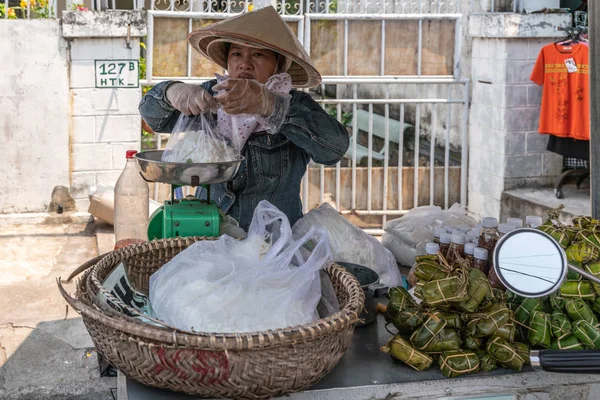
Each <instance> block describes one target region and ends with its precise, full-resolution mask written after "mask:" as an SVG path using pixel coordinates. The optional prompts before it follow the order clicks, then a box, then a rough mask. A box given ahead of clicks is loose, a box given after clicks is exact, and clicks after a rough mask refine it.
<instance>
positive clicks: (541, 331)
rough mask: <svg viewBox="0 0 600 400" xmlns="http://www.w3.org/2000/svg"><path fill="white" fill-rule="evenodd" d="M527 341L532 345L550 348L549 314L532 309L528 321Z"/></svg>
mask: <svg viewBox="0 0 600 400" xmlns="http://www.w3.org/2000/svg"><path fill="white" fill-rule="evenodd" d="M529 328H530V330H529V343H530V344H531V345H532V346H540V347H543V348H546V349H548V348H550V346H551V345H552V334H551V325H550V316H549V315H548V314H547V313H545V312H543V311H534V312H533V315H532V316H531V322H530V323H529Z"/></svg>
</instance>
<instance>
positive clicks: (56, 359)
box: [0, 216, 116, 400]
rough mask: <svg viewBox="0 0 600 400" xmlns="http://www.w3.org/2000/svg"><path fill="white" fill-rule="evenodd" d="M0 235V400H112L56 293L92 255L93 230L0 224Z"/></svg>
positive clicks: (84, 337) (85, 339)
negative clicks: (58, 281)
mask: <svg viewBox="0 0 600 400" xmlns="http://www.w3.org/2000/svg"><path fill="white" fill-rule="evenodd" d="M16 222H20V223H21V225H15V223H16ZM40 222H44V223H40ZM0 228H1V229H0V310H1V311H0V399H3V400H5V399H6V400H8V399H18V400H20V399H44V400H48V399H61V400H62V399H82V400H83V399H86V400H88V399H90V400H96V399H98V400H109V399H110V400H113V392H115V389H116V379H115V378H101V377H100V373H99V369H98V360H97V355H96V352H95V351H94V349H93V347H94V346H93V343H92V341H91V339H90V337H89V335H88V333H87V331H86V329H85V327H84V325H83V322H82V321H81V318H80V317H79V316H78V314H77V313H76V312H74V310H72V309H71V308H70V307H67V305H66V303H65V301H64V299H63V298H62V296H61V295H60V293H59V292H58V290H57V286H56V278H58V277H62V278H66V277H67V276H68V275H69V273H70V272H71V271H73V270H74V269H75V268H77V267H78V266H79V265H81V264H83V263H84V262H85V261H87V260H89V259H90V258H93V257H94V256H96V255H97V253H98V249H97V243H96V237H95V235H94V225H93V223H91V221H90V220H89V217H88V218H86V217H81V216H79V217H78V216H75V217H73V218H69V217H68V216H66V217H65V216H56V217H54V218H49V219H48V218H45V217H41V219H40V218H35V217H30V218H25V219H23V218H21V219H19V220H16V219H12V220H11V219H10V218H9V217H7V216H4V217H2V218H0ZM66 288H67V290H69V291H71V292H72V291H73V290H74V284H73V283H71V284H67V285H66ZM111 389H112V390H111Z"/></svg>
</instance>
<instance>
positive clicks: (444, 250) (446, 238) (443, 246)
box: [440, 232, 452, 257]
mask: <svg viewBox="0 0 600 400" xmlns="http://www.w3.org/2000/svg"><path fill="white" fill-rule="evenodd" d="M451 241H452V234H450V233H447V232H446V233H442V235H441V236H440V253H441V254H442V255H443V256H444V257H446V256H447V255H448V249H449V248H450V242H451Z"/></svg>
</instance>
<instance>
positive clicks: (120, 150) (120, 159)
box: [110, 138, 141, 170]
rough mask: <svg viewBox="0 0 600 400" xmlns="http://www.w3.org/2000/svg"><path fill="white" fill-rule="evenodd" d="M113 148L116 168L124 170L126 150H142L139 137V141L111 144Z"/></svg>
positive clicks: (113, 159) (114, 166)
mask: <svg viewBox="0 0 600 400" xmlns="http://www.w3.org/2000/svg"><path fill="white" fill-rule="evenodd" d="M110 147H111V150H112V163H113V164H112V165H113V167H112V168H113V169H115V170H123V168H125V160H126V158H125V152H127V150H138V151H139V150H140V148H141V144H140V141H139V138H138V141H137V142H129V143H113V144H112V145H111V146H110Z"/></svg>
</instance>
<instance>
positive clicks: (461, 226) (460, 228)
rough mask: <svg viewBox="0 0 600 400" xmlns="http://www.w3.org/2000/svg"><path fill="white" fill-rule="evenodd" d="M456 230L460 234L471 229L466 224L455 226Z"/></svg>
mask: <svg viewBox="0 0 600 400" xmlns="http://www.w3.org/2000/svg"><path fill="white" fill-rule="evenodd" d="M456 229H458V230H459V231H461V232H462V233H467V232H469V231H470V230H471V227H470V226H469V225H467V224H462V225H459V226H457V227H456Z"/></svg>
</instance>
